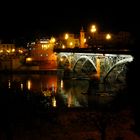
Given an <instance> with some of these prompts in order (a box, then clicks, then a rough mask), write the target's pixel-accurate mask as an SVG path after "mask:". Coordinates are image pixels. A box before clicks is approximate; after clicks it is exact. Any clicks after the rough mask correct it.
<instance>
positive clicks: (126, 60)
mask: <svg viewBox="0 0 140 140" xmlns="http://www.w3.org/2000/svg"><path fill="white" fill-rule="evenodd" d="M132 61H133V58H132V57H130V58H125V59H122V60H120V61H118V62H117V63H116V64H115V65H113V66H112V67H111V68H110V69H109V70H108V72H107V74H106V76H105V77H104V81H105V80H106V78H107V77H108V75H109V74H110V73H111V71H112V70H113V69H114V68H115V67H116V66H118V65H121V64H125V63H127V62H132Z"/></svg>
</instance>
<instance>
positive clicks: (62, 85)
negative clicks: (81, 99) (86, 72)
mask: <svg viewBox="0 0 140 140" xmlns="http://www.w3.org/2000/svg"><path fill="white" fill-rule="evenodd" d="M60 86H61V88H63V87H64V81H63V80H61V82H60Z"/></svg>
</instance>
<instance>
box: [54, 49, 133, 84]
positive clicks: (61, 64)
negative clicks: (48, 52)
mask: <svg viewBox="0 0 140 140" xmlns="http://www.w3.org/2000/svg"><path fill="white" fill-rule="evenodd" d="M54 52H56V53H57V63H58V68H63V69H64V70H71V71H72V72H73V73H74V74H75V75H76V76H77V77H78V76H79V77H90V78H91V76H92V75H93V74H94V75H96V76H97V77H98V78H99V79H100V80H101V81H102V80H106V79H107V78H110V79H109V80H110V81H111V80H112V79H118V78H121V79H122V78H123V79H124V77H125V74H126V71H127V64H128V63H129V62H132V61H133V55H132V54H131V53H132V51H129V50H127V49H124V50H111V49H109V50H103V49H94V50H93V49H85V48H82V49H81V48H80V49H54Z"/></svg>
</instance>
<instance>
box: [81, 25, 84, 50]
mask: <svg viewBox="0 0 140 140" xmlns="http://www.w3.org/2000/svg"><path fill="white" fill-rule="evenodd" d="M84 40H85V32H84V29H83V27H82V29H81V30H80V48H85V42H84Z"/></svg>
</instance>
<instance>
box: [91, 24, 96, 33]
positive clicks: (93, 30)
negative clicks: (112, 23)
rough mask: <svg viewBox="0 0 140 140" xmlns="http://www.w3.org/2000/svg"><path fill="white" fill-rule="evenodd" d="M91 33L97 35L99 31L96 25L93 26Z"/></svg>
mask: <svg viewBox="0 0 140 140" xmlns="http://www.w3.org/2000/svg"><path fill="white" fill-rule="evenodd" d="M90 31H91V33H95V32H96V31H97V28H96V25H92V26H91V29H90Z"/></svg>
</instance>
